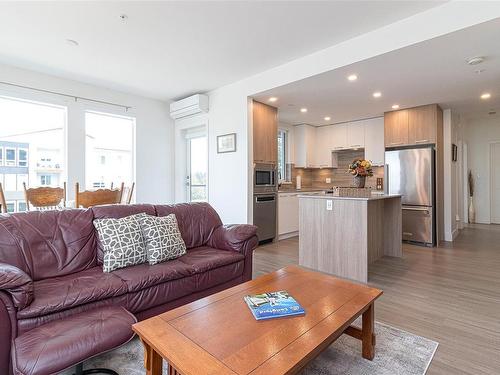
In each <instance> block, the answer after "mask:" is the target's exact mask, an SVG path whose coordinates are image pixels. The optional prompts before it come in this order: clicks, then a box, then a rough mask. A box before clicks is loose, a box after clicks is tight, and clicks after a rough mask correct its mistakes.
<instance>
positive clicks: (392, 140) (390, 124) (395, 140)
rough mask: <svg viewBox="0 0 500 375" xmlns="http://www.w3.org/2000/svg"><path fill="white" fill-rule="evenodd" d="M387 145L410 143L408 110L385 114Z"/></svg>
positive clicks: (394, 145)
mask: <svg viewBox="0 0 500 375" xmlns="http://www.w3.org/2000/svg"><path fill="white" fill-rule="evenodd" d="M384 138H385V147H396V146H403V145H407V144H408V110H406V109H403V110H401V111H393V112H386V113H385V115H384Z"/></svg>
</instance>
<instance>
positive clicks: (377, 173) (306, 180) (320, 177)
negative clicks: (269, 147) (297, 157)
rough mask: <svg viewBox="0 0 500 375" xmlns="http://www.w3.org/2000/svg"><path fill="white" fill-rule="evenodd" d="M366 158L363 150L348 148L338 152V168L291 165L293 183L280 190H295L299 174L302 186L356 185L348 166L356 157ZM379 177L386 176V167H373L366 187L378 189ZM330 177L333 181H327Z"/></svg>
mask: <svg viewBox="0 0 500 375" xmlns="http://www.w3.org/2000/svg"><path fill="white" fill-rule="evenodd" d="M360 158H364V152H363V151H362V150H356V151H355V150H346V151H341V152H339V153H338V168H321V169H316V168H315V169H305V168H295V167H293V165H290V168H291V174H292V184H291V185H290V184H285V185H282V186H281V188H280V190H293V189H295V186H296V181H297V176H301V178H302V188H303V189H304V188H318V189H329V188H331V187H332V186H340V187H349V186H354V184H353V176H352V175H351V174H349V172H348V171H347V168H348V166H349V164H350V163H351V162H352V161H353V160H354V159H360ZM377 177H382V178H383V177H384V167H373V177H368V178H367V179H366V187H371V188H373V189H376V185H377ZM327 178H330V179H331V181H332V182H331V183H326V179H327Z"/></svg>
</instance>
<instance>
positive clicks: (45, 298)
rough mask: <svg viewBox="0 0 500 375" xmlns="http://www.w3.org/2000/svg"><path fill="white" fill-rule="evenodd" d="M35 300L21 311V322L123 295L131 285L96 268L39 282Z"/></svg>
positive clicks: (35, 285)
mask: <svg viewBox="0 0 500 375" xmlns="http://www.w3.org/2000/svg"><path fill="white" fill-rule="evenodd" d="M34 290H35V298H34V300H33V302H31V304H30V305H29V306H28V307H26V308H25V309H23V310H20V311H18V313H17V317H18V318H19V319H25V318H32V317H37V316H40V315H45V314H50V313H53V312H58V311H62V310H66V309H70V308H73V307H75V306H79V305H83V304H86V303H89V302H94V301H99V300H103V299H105V298H110V297H115V296H120V295H122V294H125V293H126V292H127V286H126V285H125V283H124V282H123V281H122V280H121V279H120V278H119V277H117V276H114V275H113V274H109V273H104V272H102V269H101V268H100V267H94V268H91V269H88V270H85V271H81V272H78V273H74V274H72V275H67V276H61V277H54V278H50V279H45V280H40V281H35V283H34Z"/></svg>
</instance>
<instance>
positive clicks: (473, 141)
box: [464, 114, 500, 224]
mask: <svg viewBox="0 0 500 375" xmlns="http://www.w3.org/2000/svg"><path fill="white" fill-rule="evenodd" d="M464 138H465V140H466V142H467V144H468V167H469V169H470V170H472V173H473V176H474V178H475V190H474V198H473V202H474V206H475V208H476V222H478V223H487V224H489V223H490V175H489V169H490V167H489V166H490V144H491V143H492V142H500V115H498V114H497V115H485V116H479V117H475V118H469V119H467V123H466V126H465V131H464ZM499 162H500V161H499Z"/></svg>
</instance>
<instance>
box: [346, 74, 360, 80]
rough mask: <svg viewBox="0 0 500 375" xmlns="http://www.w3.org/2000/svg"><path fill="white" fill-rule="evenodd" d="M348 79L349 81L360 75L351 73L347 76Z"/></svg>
mask: <svg viewBox="0 0 500 375" xmlns="http://www.w3.org/2000/svg"><path fill="white" fill-rule="evenodd" d="M347 79H348V80H349V81H355V80H357V79H358V76H357V75H356V74H351V75H350V76H347Z"/></svg>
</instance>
